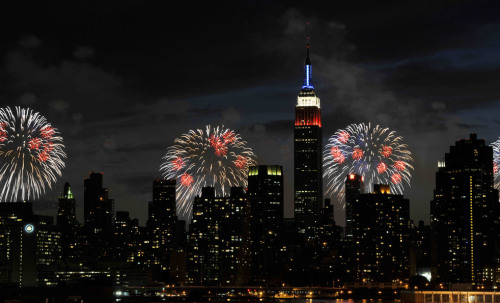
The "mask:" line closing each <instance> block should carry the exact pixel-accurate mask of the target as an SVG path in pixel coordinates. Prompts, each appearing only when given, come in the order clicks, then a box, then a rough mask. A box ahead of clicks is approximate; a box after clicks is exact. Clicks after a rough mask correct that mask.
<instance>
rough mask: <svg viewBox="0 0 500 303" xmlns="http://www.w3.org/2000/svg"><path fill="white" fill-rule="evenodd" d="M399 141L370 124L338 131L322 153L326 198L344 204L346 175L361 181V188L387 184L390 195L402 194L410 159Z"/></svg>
mask: <svg viewBox="0 0 500 303" xmlns="http://www.w3.org/2000/svg"><path fill="white" fill-rule="evenodd" d="M402 141H403V138H402V137H400V136H396V133H395V132H394V131H389V129H388V128H381V127H379V126H378V125H377V126H376V127H371V124H368V125H366V124H363V123H361V124H351V125H349V126H348V127H347V128H346V129H345V130H338V131H337V132H336V133H335V134H334V135H333V136H332V137H331V138H330V139H329V140H328V144H327V145H326V148H325V151H324V152H323V166H324V176H325V177H326V178H327V194H328V195H335V194H336V195H338V198H339V201H342V202H343V201H344V183H345V178H346V176H347V175H348V174H351V173H354V174H358V175H360V176H362V177H363V179H364V183H365V187H366V189H368V190H371V188H372V186H373V184H374V183H381V184H389V185H390V187H391V192H393V193H398V194H402V193H403V188H404V186H405V185H407V186H409V185H410V178H411V172H410V170H413V166H412V165H411V164H410V163H411V162H412V161H413V159H412V157H411V152H410V151H409V150H408V149H407V145H406V144H403V143H402Z"/></svg>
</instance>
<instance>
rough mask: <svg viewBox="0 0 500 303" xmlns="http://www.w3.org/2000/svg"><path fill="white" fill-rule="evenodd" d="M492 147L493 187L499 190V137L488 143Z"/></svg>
mask: <svg viewBox="0 0 500 303" xmlns="http://www.w3.org/2000/svg"><path fill="white" fill-rule="evenodd" d="M490 146H491V147H493V176H494V182H495V188H496V189H498V190H500V138H498V140H496V141H495V142H493V143H491V144H490Z"/></svg>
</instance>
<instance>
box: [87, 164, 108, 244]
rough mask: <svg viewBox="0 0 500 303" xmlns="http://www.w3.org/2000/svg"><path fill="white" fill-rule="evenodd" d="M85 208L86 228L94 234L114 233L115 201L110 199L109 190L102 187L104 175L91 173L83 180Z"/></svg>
mask: <svg viewBox="0 0 500 303" xmlns="http://www.w3.org/2000/svg"><path fill="white" fill-rule="evenodd" d="M83 187H84V188H83V190H84V192H83V208H84V220H85V227H86V229H87V230H88V231H90V232H91V233H94V234H98V233H105V234H111V233H112V223H113V211H114V201H113V200H112V199H109V198H108V189H107V188H103V187H102V173H94V172H91V173H90V175H89V177H88V178H85V179H84V180H83Z"/></svg>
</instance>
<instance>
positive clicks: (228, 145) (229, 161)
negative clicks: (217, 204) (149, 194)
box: [160, 125, 256, 217]
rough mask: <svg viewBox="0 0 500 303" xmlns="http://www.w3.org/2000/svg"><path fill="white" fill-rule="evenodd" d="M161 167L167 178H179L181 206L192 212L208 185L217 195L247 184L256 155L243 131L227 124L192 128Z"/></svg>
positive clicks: (181, 211)
mask: <svg viewBox="0 0 500 303" xmlns="http://www.w3.org/2000/svg"><path fill="white" fill-rule="evenodd" d="M163 159H164V161H165V162H164V163H163V164H161V165H160V171H161V172H162V175H163V177H164V178H165V179H176V180H177V189H176V196H177V209H178V212H179V214H182V215H183V216H185V217H190V216H191V210H192V203H193V200H194V197H195V196H196V195H199V194H200V192H201V188H202V187H205V186H213V187H215V190H216V193H217V195H223V194H228V193H229V192H228V191H229V189H230V188H231V187H232V186H245V187H246V186H247V175H248V168H249V167H250V166H253V165H255V164H256V161H255V155H254V153H253V152H252V150H251V149H250V148H248V147H247V146H246V142H245V141H243V140H242V139H241V137H240V135H238V134H236V133H235V132H234V131H232V130H230V129H225V128H224V126H218V127H211V126H210V125H208V126H207V127H206V129H205V130H202V129H197V130H190V131H189V132H188V133H186V134H183V135H181V136H180V137H179V138H176V139H175V140H174V145H173V146H171V147H169V148H168V149H167V153H166V155H165V156H164V157H163Z"/></svg>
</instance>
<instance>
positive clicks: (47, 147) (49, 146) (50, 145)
mask: <svg viewBox="0 0 500 303" xmlns="http://www.w3.org/2000/svg"><path fill="white" fill-rule="evenodd" d="M43 150H44V151H46V152H48V153H50V152H51V151H52V150H54V143H52V142H47V143H46V144H45V145H44V146H43Z"/></svg>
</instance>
